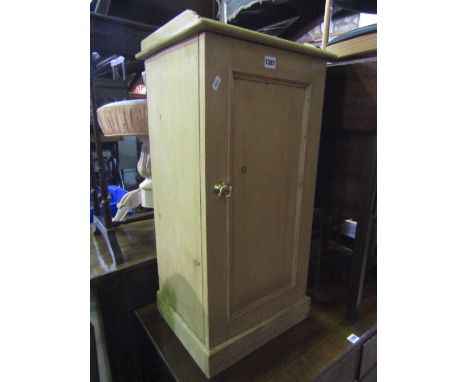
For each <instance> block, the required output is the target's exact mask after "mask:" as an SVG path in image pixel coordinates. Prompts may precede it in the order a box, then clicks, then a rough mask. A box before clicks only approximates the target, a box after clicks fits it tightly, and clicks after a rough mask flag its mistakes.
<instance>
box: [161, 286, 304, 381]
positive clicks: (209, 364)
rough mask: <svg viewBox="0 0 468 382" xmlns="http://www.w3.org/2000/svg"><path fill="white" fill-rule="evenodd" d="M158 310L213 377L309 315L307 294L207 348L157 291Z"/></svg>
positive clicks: (209, 375)
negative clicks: (239, 332)
mask: <svg viewBox="0 0 468 382" xmlns="http://www.w3.org/2000/svg"><path fill="white" fill-rule="evenodd" d="M157 305H158V310H159V312H160V313H161V316H162V317H163V318H164V320H165V321H166V323H167V324H168V325H169V326H170V328H171V329H172V330H173V332H174V333H175V334H176V336H177V337H178V338H179V340H180V341H181V342H182V344H183V345H184V347H185V348H186V349H187V351H188V352H189V353H190V355H191V356H192V358H193V359H194V361H195V362H196V363H197V364H198V366H199V367H200V369H201V370H202V371H203V372H204V373H205V375H206V376H208V377H209V378H210V377H213V376H215V375H216V374H218V373H220V372H221V371H223V370H225V369H227V368H228V367H229V366H231V365H233V364H234V363H236V362H237V361H239V360H240V359H242V358H244V357H245V356H247V355H248V354H250V353H252V352H253V351H254V350H256V349H258V348H259V347H261V346H262V345H264V344H266V343H267V342H268V341H271V340H272V339H273V338H275V337H277V336H279V335H280V334H281V333H283V332H285V331H286V330H288V329H290V328H291V327H293V326H294V325H296V324H298V323H299V322H301V321H302V320H304V319H306V318H307V317H308V316H309V312H310V298H309V297H307V296H305V297H304V298H302V299H301V300H299V301H297V302H296V303H294V304H292V305H289V306H288V307H287V308H285V309H283V310H281V311H279V312H278V313H276V314H274V315H272V316H271V317H269V318H268V319H267V320H264V321H262V322H261V323H259V324H257V325H256V326H254V327H252V328H250V329H249V330H247V331H245V332H243V333H241V334H239V335H237V336H235V337H233V338H230V339H229V340H227V341H225V342H223V343H222V344H220V345H218V346H216V347H214V348H212V349H208V348H207V347H206V346H205V345H204V344H203V343H202V342H201V341H200V339H199V338H198V337H197V335H196V334H195V333H193V331H192V330H191V329H190V328H189V327H188V326H187V324H186V323H185V321H184V319H183V318H182V317H181V316H180V315H179V314H177V312H175V311H174V310H173V309H172V307H171V306H170V305H168V304H166V303H165V302H164V300H163V298H161V297H160V294H159V292H158V301H157Z"/></svg>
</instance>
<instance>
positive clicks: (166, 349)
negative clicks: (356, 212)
mask: <svg viewBox="0 0 468 382" xmlns="http://www.w3.org/2000/svg"><path fill="white" fill-rule="evenodd" d="M340 301H341V302H335V303H333V302H332V303H330V302H329V303H319V302H318V301H313V302H312V309H311V316H310V317H309V318H308V319H307V320H305V321H303V322H301V323H300V324H298V325H296V326H295V327H293V328H292V329H290V330H289V331H287V332H285V333H284V334H282V335H280V336H279V337H277V338H276V339H274V340H273V341H271V342H269V343H268V344H266V345H264V346H263V347H261V348H260V349H258V350H257V351H255V352H254V353H252V354H250V355H249V356H247V357H246V358H244V359H242V360H241V361H239V362H238V363H237V364H235V365H233V366H232V367H230V368H229V369H227V370H225V371H224V372H222V373H221V374H218V375H217V376H215V377H214V378H212V379H211V380H213V381H249V382H251V381H305V380H307V381H316V380H318V381H321V382H322V381H340V382H342V381H354V380H355V379H357V377H356V375H357V373H358V366H359V359H360V354H361V347H362V345H363V344H364V343H366V342H367V340H368V339H369V338H370V337H372V336H375V334H376V330H377V329H376V322H377V315H376V303H377V298H376V294H375V289H373V290H369V291H367V293H366V295H365V297H364V299H363V303H362V314H361V317H360V319H359V320H358V321H357V322H355V323H353V324H350V323H347V322H346V321H345V320H344V319H343V317H344V310H345V304H344V301H342V300H340ZM136 315H137V317H138V319H139V320H140V323H141V325H142V326H143V327H144V329H145V331H146V333H147V335H148V338H149V340H150V341H151V343H152V345H153V347H154V350H155V351H154V356H153V357H154V358H155V360H154V365H153V367H154V368H159V370H158V377H159V378H158V380H176V381H181V382H185V381H190V382H197V381H207V380H208V379H207V378H206V377H205V375H204V374H203V373H202V371H201V370H200V369H199V368H198V366H197V365H196V363H195V362H194V361H193V360H192V358H191V356H190V355H189V353H188V352H187V351H186V350H185V348H184V346H183V345H182V343H181V342H180V341H179V340H178V339H177V337H176V336H175V335H174V334H173V332H172V331H171V329H170V328H169V326H168V325H167V324H166V323H165V321H164V320H163V319H162V317H161V316H160V315H159V313H158V311H157V308H156V303H151V304H149V305H147V306H145V307H143V308H140V309H138V310H137V311H136ZM351 333H354V334H356V335H357V336H359V337H361V338H360V340H359V341H358V342H357V343H356V344H354V345H352V344H351V343H350V342H349V341H348V340H347V339H346V338H347V337H348V336H349V335H350V334H351ZM156 358H157V359H156Z"/></svg>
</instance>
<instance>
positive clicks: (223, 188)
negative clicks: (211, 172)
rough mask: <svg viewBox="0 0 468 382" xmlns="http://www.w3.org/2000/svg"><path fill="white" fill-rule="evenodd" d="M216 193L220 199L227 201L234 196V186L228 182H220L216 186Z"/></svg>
mask: <svg viewBox="0 0 468 382" xmlns="http://www.w3.org/2000/svg"><path fill="white" fill-rule="evenodd" d="M214 192H215V194H216V195H218V197H219V198H224V199H227V198H229V197H230V196H231V195H232V186H231V185H230V184H229V183H226V182H219V183H218V184H215V185H214Z"/></svg>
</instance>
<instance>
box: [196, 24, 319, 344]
mask: <svg viewBox="0 0 468 382" xmlns="http://www.w3.org/2000/svg"><path fill="white" fill-rule="evenodd" d="M205 52H210V54H205ZM213 52H214V53H213ZM200 60H201V65H200V67H201V80H202V81H204V84H205V86H204V88H203V89H202V90H201V99H202V101H201V110H202V114H204V118H205V120H204V121H203V119H202V123H203V122H204V126H205V129H201V135H202V137H201V138H202V139H201V141H202V142H203V144H202V145H201V148H200V150H201V151H202V152H203V153H202V162H201V163H202V166H203V167H204V169H203V170H204V172H205V173H204V177H205V190H204V191H205V195H204V197H203V199H204V200H203V202H202V203H206V206H205V207H206V216H205V224H204V225H203V227H204V237H206V241H204V243H205V248H204V250H206V251H207V262H208V269H210V274H209V275H208V277H207V283H208V286H209V290H210V294H209V295H208V296H207V299H208V307H209V310H210V312H209V317H210V322H209V323H208V324H209V328H210V342H212V344H210V346H213V345H217V344H219V343H222V342H223V341H225V340H226V339H228V338H232V337H234V336H236V335H239V334H240V333H242V332H243V331H244V330H246V329H248V328H252V327H253V326H255V325H256V324H259V323H261V322H262V321H264V320H267V319H268V318H269V317H271V316H272V315H274V314H275V313H277V312H279V311H281V310H282V309H285V308H287V307H288V306H289V305H291V304H293V303H294V302H296V301H298V300H299V299H301V298H302V297H303V296H305V286H306V277H307V267H308V257H309V245H310V229H311V223H312V209H313V197H314V195H313V193H314V188H315V172H316V161H317V152H318V140H319V131H320V114H321V106H322V94H323V79H321V78H322V77H323V76H318V75H317V74H318V71H319V70H323V65H319V64H318V63H317V65H316V64H315V63H316V62H315V61H314V59H312V58H310V57H306V56H302V55H299V54H295V53H291V52H286V51H283V50H280V49H274V48H270V47H266V46H263V45H259V44H253V43H249V42H244V41H240V40H234V39H231V38H228V37H223V36H218V35H214V34H210V33H205V34H203V35H201V36H200ZM314 78H319V80H317V81H318V82H317V81H316V82H314ZM203 93H204V94H203ZM314 97H316V101H315V98H314ZM203 110H204V113H203ZM315 114H317V115H318V117H315ZM202 130H203V131H202ZM214 270H216V271H214Z"/></svg>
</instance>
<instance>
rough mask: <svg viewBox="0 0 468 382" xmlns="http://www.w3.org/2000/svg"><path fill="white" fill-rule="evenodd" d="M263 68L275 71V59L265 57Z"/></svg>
mask: <svg viewBox="0 0 468 382" xmlns="http://www.w3.org/2000/svg"><path fill="white" fill-rule="evenodd" d="M264 66H265V68H267V69H276V57H272V56H265V60H264Z"/></svg>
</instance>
